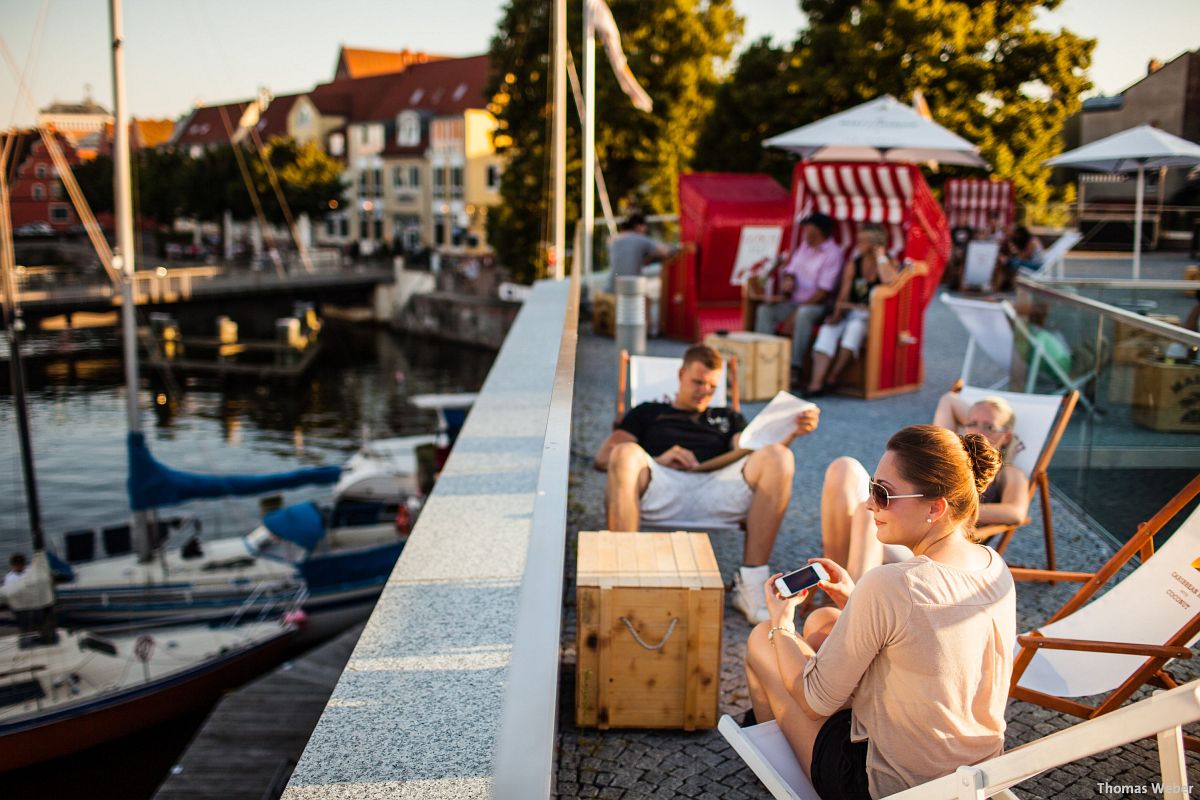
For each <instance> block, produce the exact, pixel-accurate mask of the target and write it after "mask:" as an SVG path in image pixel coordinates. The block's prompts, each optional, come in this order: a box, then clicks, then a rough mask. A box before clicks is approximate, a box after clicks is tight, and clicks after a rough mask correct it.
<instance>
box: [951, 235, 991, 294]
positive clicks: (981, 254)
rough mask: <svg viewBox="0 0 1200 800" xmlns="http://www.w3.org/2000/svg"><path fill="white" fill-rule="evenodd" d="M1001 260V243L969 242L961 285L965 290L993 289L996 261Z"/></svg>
mask: <svg viewBox="0 0 1200 800" xmlns="http://www.w3.org/2000/svg"><path fill="white" fill-rule="evenodd" d="M999 258H1000V243H999V242H985V241H977V242H968V243H967V255H966V258H965V259H964V266H963V277H962V282H961V284H960V285H961V287H962V288H963V290H967V289H991V288H992V273H993V272H995V271H996V260H997V259H999Z"/></svg>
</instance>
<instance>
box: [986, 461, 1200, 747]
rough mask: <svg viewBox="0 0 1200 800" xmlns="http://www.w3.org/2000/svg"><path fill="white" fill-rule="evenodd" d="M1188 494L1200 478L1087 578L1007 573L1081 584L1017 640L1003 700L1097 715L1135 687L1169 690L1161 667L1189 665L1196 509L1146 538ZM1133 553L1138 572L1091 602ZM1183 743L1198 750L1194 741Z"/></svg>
mask: <svg viewBox="0 0 1200 800" xmlns="http://www.w3.org/2000/svg"><path fill="white" fill-rule="evenodd" d="M1197 495H1200V476H1197V477H1196V478H1193V479H1192V481H1191V482H1190V483H1189V484H1188V485H1187V486H1186V487H1184V488H1183V490H1182V491H1180V492H1179V494H1177V495H1176V496H1175V497H1174V498H1172V500H1171V501H1170V502H1169V503H1167V505H1166V506H1164V507H1163V508H1162V509H1161V510H1160V511H1159V512H1158V513H1157V514H1155V515H1154V517H1153V518H1151V520H1150V521H1149V522H1146V523H1143V524H1142V525H1140V526H1139V528H1138V532H1137V534H1136V535H1135V536H1134V537H1133V538H1131V539H1130V540H1129V541H1128V542H1127V543H1126V544H1125V546H1124V547H1122V548H1121V549H1120V550H1119V551H1118V552H1117V554H1116V555H1114V556H1113V557H1112V558H1111V559H1109V561H1108V562H1107V563H1106V564H1104V566H1103V567H1101V568H1100V569H1099V570H1098V571H1097V572H1095V573H1094V574H1086V573H1062V572H1050V571H1044V570H1023V569H1020V568H1014V569H1013V577H1026V578H1028V577H1041V578H1050V579H1054V578H1058V579H1077V578H1083V579H1085V580H1086V581H1087V583H1086V584H1085V585H1084V586H1082V587H1081V588H1080V589H1079V591H1078V592H1076V594H1075V595H1074V596H1073V597H1072V598H1071V599H1070V600H1069V601H1067V603H1066V604H1065V605H1064V606H1063V607H1062V608H1061V609H1059V611H1058V612H1057V613H1055V615H1054V616H1052V617H1051V618H1050V620H1049V621H1048V622H1047V623H1046V624H1045V625H1043V626H1042V627H1040V628H1038V629H1037V630H1035V631H1033V632H1031V633H1029V634H1025V635H1022V636H1018V637H1017V642H1018V654H1017V657H1016V661H1015V663H1014V665H1013V681H1012V687H1011V689H1010V692H1009V694H1010V696H1011V697H1013V698H1015V699H1018V700H1025V701H1027V702H1030V703H1036V704H1038V705H1042V706H1045V707H1047V708H1052V709H1055V710H1056V711H1062V712H1064V713H1067V714H1074V715H1076V716H1080V717H1097V716H1100V715H1102V714H1106V713H1108V712H1110V711H1113V710H1114V709H1116V708H1118V707H1120V706H1121V705H1122V704H1124V703H1125V701H1126V700H1128V699H1129V698H1130V697H1131V696H1132V695H1133V693H1134V692H1136V691H1137V690H1138V689H1139V688H1141V687H1142V686H1143V685H1144V684H1147V683H1149V684H1152V685H1155V686H1159V687H1163V688H1174V687H1175V686H1176V685H1177V682H1176V681H1175V679H1174V678H1173V677H1172V676H1171V675H1170V674H1169V673H1168V672H1167V671H1166V670H1165V669H1164V667H1165V666H1166V665H1167V663H1168V662H1170V661H1171V660H1173V659H1177V658H1179V659H1186V658H1190V657H1191V655H1192V652H1191V650H1190V649H1189V648H1190V647H1191V646H1192V645H1194V644H1195V643H1196V640H1197V638H1200V509H1198V510H1196V511H1193V512H1192V513H1191V514H1190V515H1189V516H1188V517H1187V518H1186V519H1185V520H1184V521H1183V523H1182V524H1181V525H1180V526H1179V528H1178V529H1177V530H1176V531H1175V532H1174V533H1173V534H1171V536H1170V538H1168V539H1167V541H1166V542H1165V543H1164V544H1163V545H1162V547H1160V548H1158V550H1157V551H1155V549H1154V536H1155V534H1157V533H1159V532H1160V531H1161V530H1162V529H1163V527H1164V526H1165V525H1166V524H1167V523H1168V522H1170V521H1171V520H1172V519H1173V518H1174V517H1176V516H1177V515H1179V514H1181V513H1182V512H1183V509H1184V508H1186V507H1187V505H1188V504H1189V503H1190V502H1191V501H1192V500H1193V499H1194V498H1195V497H1196V496H1197ZM1138 554H1140V555H1141V562H1142V563H1141V565H1140V566H1138V567H1137V569H1135V570H1134V571H1133V572H1132V573H1130V574H1128V575H1126V576H1125V577H1123V578H1121V579H1120V580H1118V581H1117V582H1116V583H1115V584H1114V585H1113V586H1112V587H1111V588H1110V589H1109V590H1108V591H1107V592H1105V593H1104V594H1102V595H1100V596H1099V597H1095V595H1096V594H1097V593H1098V592H1099V590H1100V589H1101V588H1103V587H1104V586H1105V585H1107V584H1108V583H1109V581H1110V580H1112V579H1113V578H1115V577H1116V576H1117V575H1118V573H1119V572H1120V571H1121V569H1122V568H1123V567H1124V566H1125V565H1126V564H1127V563H1129V562H1130V561H1131V560H1132V559H1133V557H1134V556H1135V555H1138ZM1019 573H1026V574H1023V575H1022V574H1019ZM1029 573H1032V575H1031V574H1029ZM1093 598H1094V599H1093ZM1097 696H1103V699H1102V700H1101V702H1100V703H1099V704H1098V705H1089V704H1088V703H1085V702H1083V701H1082V698H1092V697H1097ZM1187 746H1188V749H1190V750H1196V751H1198V752H1200V741H1198V740H1196V739H1194V738H1189V739H1188V741H1187Z"/></svg>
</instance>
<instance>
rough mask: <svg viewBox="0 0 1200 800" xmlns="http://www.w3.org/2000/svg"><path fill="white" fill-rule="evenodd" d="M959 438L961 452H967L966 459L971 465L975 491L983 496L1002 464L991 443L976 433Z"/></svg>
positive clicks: (998, 453)
mask: <svg viewBox="0 0 1200 800" xmlns="http://www.w3.org/2000/svg"><path fill="white" fill-rule="evenodd" d="M961 438H962V446H963V450H966V451H967V459H968V460H969V461H970V463H971V472H972V473H974V475H975V491H977V492H979V493H980V494H983V491H984V489H986V488H987V487H988V485H989V484H991V482H992V481H993V480H995V478H996V474H997V473H999V472H1000V467H1002V466H1003V464H1004V462H1003V460H1002V459H1001V457H1000V452H999V451H998V450H997V449H996V448H995V447H992V443H991V442H989V441H988V440H987V439H986V438H985V437H983V436H981V435H979V434H978V433H965V434H963V435H962V437H961Z"/></svg>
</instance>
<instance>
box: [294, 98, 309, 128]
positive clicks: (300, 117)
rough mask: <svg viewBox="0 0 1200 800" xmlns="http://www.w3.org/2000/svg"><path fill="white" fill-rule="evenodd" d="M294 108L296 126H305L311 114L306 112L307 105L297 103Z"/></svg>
mask: <svg viewBox="0 0 1200 800" xmlns="http://www.w3.org/2000/svg"><path fill="white" fill-rule="evenodd" d="M299 106H300V107H299V108H297V109H296V125H297V126H298V127H306V126H307V125H308V123H309V122H311V121H312V115H311V114H309V113H308V106H307V105H306V104H304V103H300V104H299Z"/></svg>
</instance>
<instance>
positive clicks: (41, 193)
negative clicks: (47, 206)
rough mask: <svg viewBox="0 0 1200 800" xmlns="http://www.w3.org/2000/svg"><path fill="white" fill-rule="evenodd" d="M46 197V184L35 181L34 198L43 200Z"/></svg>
mask: <svg viewBox="0 0 1200 800" xmlns="http://www.w3.org/2000/svg"><path fill="white" fill-rule="evenodd" d="M45 197H46V188H45V187H44V186H42V185H41V184H40V183H35V184H34V185H33V199H34V200H43V199H45Z"/></svg>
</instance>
